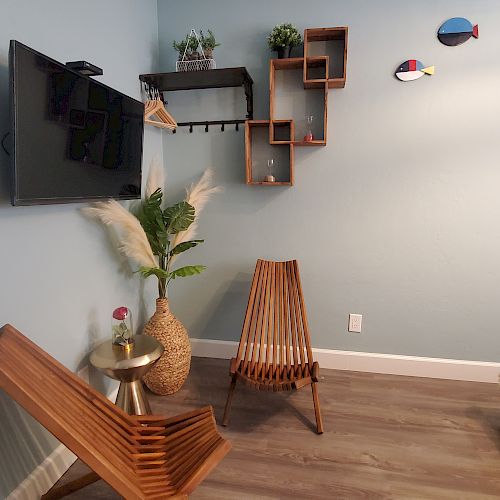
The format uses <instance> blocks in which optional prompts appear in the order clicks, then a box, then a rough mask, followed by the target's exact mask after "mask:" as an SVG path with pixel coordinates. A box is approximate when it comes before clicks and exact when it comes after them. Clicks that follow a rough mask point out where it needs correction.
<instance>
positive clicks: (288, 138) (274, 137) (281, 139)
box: [269, 120, 295, 144]
mask: <svg viewBox="0 0 500 500" xmlns="http://www.w3.org/2000/svg"><path fill="white" fill-rule="evenodd" d="M294 139H295V124H294V122H293V120H274V121H271V122H270V124H269V143H270V144H291V143H293V141H294Z"/></svg>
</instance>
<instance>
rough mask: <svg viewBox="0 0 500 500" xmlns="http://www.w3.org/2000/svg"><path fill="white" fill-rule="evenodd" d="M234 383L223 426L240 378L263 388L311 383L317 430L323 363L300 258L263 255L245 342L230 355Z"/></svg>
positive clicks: (246, 322) (252, 292)
mask: <svg viewBox="0 0 500 500" xmlns="http://www.w3.org/2000/svg"><path fill="white" fill-rule="evenodd" d="M230 375H231V385H230V386H229V394H228V396H227V402H226V408H225V411H224V418H223V422H222V425H227V423H228V420H229V409H230V407H231V400H232V398H233V393H234V389H235V387H236V381H237V380H238V379H241V380H243V381H244V382H245V383H247V384H248V385H250V386H252V387H255V388H257V389H260V390H268V391H285V390H287V391H289V390H292V389H300V388H302V387H304V386H306V385H309V384H311V387H312V396H313V402H314V412H315V415H316V426H317V432H318V434H322V433H323V422H322V419H321V411H320V406H319V397H318V388H317V383H318V377H319V365H318V363H317V362H315V361H313V356H312V349H311V340H310V337H309V328H308V326H307V316H306V308H305V304H304V298H303V296H302V287H301V284H300V276H299V268H298V265H297V261H296V260H292V261H289V262H271V261H265V260H260V259H259V260H258V261H257V265H256V267H255V273H254V275H253V281H252V288H251V290H250V297H249V299H248V305H247V311H246V315H245V320H244V323H243V332H242V334H241V339H240V344H239V347H238V353H237V355H236V358H232V359H231V365H230Z"/></svg>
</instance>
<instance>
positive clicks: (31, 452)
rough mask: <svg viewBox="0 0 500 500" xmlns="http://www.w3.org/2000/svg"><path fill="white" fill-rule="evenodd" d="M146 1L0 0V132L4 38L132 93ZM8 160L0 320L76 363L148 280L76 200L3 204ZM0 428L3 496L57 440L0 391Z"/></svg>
mask: <svg viewBox="0 0 500 500" xmlns="http://www.w3.org/2000/svg"><path fill="white" fill-rule="evenodd" d="M156 9H157V6H156V2H155V1H154V0H147V1H145V0H108V1H106V2H101V1H99V0H86V1H85V2H76V1H70V2H68V1H67V0H49V1H44V2H37V1H34V0H32V1H28V0H16V1H14V0H4V1H3V2H2V3H1V5H0V33H1V40H0V42H1V43H0V134H1V135H3V134H4V132H5V131H6V130H8V129H9V119H8V113H9V105H8V79H7V76H8V59H7V58H8V46H9V40H10V39H17V40H19V41H21V42H23V43H25V44H27V45H28V46H31V47H33V48H36V49H37V50H39V51H40V52H42V53H45V54H47V55H50V56H51V57H53V58H55V59H57V60H59V61H63V62H64V61H70V60H78V59H85V60H88V61H91V62H93V63H95V64H97V65H98V66H101V67H102V68H103V69H104V76H103V77H100V80H101V81H103V82H105V83H107V84H109V85H111V86H113V87H115V88H117V89H119V90H120V91H122V92H124V93H126V94H128V95H131V96H134V97H136V98H139V97H140V85H139V80H138V75H139V74H140V73H147V72H151V71H154V70H155V68H156V65H157V62H158V59H157V58H158V33H157V21H156V16H157V10H156ZM160 137H161V136H160V132H159V131H157V130H151V129H149V128H148V129H147V131H146V136H145V159H144V164H145V167H146V170H147V166H148V165H149V161H150V159H151V157H152V156H153V155H155V154H160V155H161V147H162V144H161V139H160ZM8 168H9V162H8V158H7V157H6V156H5V154H4V153H3V152H1V151H0V235H1V236H0V242H1V244H0V262H2V266H1V274H0V276H1V282H2V284H3V292H2V294H1V300H0V325H1V324H4V323H7V322H9V323H12V324H13V325H15V326H16V327H17V328H19V329H20V330H21V331H23V332H25V333H26V334H27V335H28V336H29V337H30V338H31V339H32V340H34V341H35V342H36V343H38V344H39V345H40V346H41V347H43V348H44V349H45V350H47V351H48V352H49V353H50V354H51V355H53V356H55V357H56V358H57V359H58V360H60V361H61V362H63V363H64V364H65V365H66V366H68V367H69V368H70V369H73V370H76V369H77V368H79V367H81V366H82V365H83V364H85V355H86V353H87V352H88V350H89V349H90V346H91V345H92V344H93V343H94V342H95V340H96V339H100V338H107V337H108V335H109V334H110V331H109V330H110V324H111V322H110V314H111V311H112V310H113V309H114V307H116V306H118V305H121V304H127V305H129V306H130V307H131V308H133V310H134V312H136V311H137V312H138V314H137V316H136V319H137V320H138V322H141V321H143V319H144V318H145V317H146V316H147V315H148V314H150V313H151V312H152V311H151V308H152V307H153V306H154V304H153V302H154V301H153V300H152V299H153V298H154V287H151V288H150V284H148V285H146V287H144V285H142V284H141V281H140V280H139V278H138V277H133V278H131V277H130V272H129V269H128V268H127V267H126V266H125V265H123V264H122V263H120V261H119V260H117V258H116V255H115V251H114V249H113V248H112V247H111V245H110V244H109V241H108V238H107V235H106V233H105V231H104V230H103V229H102V227H100V225H99V224H97V223H95V222H93V221H88V220H86V219H85V218H84V217H83V216H82V215H81V214H80V213H79V208H80V207H81V205H77V204H71V205H61V206H49V207H42V206H36V207H15V208H13V207H11V206H10V204H9V194H8V186H9V176H8V173H9V170H8ZM40 168H43V165H40ZM151 285H152V283H151ZM145 303H147V304H148V306H149V307H150V310H149V311H146V310H145V309H146V308H145ZM0 429H1V431H0V498H5V497H6V496H7V494H8V493H9V492H10V491H12V490H13V489H14V488H15V487H16V486H17V485H18V483H20V482H21V481H22V480H23V479H24V478H25V477H26V476H27V475H28V474H29V473H30V472H31V471H32V470H33V469H34V468H35V467H36V465H38V464H39V463H41V462H42V461H43V459H44V458H45V457H46V456H47V455H48V454H49V453H50V452H51V451H52V450H53V449H54V448H55V447H56V446H57V441H56V440H55V439H54V438H53V437H52V436H50V435H49V434H48V433H47V432H46V431H44V430H43V429H42V428H41V427H40V426H39V425H38V424H36V422H33V420H32V419H31V418H29V416H27V415H26V414H25V413H24V412H23V411H21V410H20V409H19V408H18V407H17V406H14V404H13V403H12V401H11V400H10V398H8V397H7V396H6V395H5V394H3V393H0Z"/></svg>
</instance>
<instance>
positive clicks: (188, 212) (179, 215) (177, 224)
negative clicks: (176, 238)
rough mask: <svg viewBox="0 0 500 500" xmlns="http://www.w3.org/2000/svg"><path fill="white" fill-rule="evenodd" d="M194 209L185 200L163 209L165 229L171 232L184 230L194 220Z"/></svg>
mask: <svg viewBox="0 0 500 500" xmlns="http://www.w3.org/2000/svg"><path fill="white" fill-rule="evenodd" d="M194 216H195V210H194V207H193V206H192V205H190V204H189V203H188V202H187V201H181V202H179V203H177V204H175V205H173V206H171V207H168V208H166V209H165V210H164V211H163V217H164V219H165V224H166V226H167V230H168V232H169V233H171V234H176V233H179V232H181V231H185V230H186V229H187V228H188V227H189V226H190V225H191V224H192V223H193V221H194Z"/></svg>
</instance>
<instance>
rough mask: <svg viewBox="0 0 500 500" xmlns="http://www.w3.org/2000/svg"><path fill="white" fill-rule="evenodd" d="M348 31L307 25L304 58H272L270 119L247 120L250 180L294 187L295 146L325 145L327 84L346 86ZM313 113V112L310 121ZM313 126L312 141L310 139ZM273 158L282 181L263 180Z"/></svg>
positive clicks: (332, 86)
mask: <svg viewBox="0 0 500 500" xmlns="http://www.w3.org/2000/svg"><path fill="white" fill-rule="evenodd" d="M347 31H348V30H347V27H339V28H312V29H306V30H305V31H304V57H291V58H287V59H271V61H270V62H269V120H249V121H247V122H246V124H245V159H246V183H247V184H251V185H261V186H292V185H293V182H294V179H293V175H294V172H293V169H294V151H295V149H294V148H295V146H297V147H302V146H303V147H315V146H326V140H327V125H328V119H327V118H328V116H327V113H328V89H330V88H343V87H344V86H345V81H346V64H347ZM309 116H313V120H312V125H311V126H310V125H309V123H308V121H307V117H309ZM309 130H310V131H311V132H312V136H313V140H309V141H308V140H306V138H307V137H309V138H310V136H311V134H310V133H309ZM270 158H273V159H274V160H275V163H276V159H278V161H277V166H278V169H276V170H275V172H276V173H275V174H274V175H275V176H276V178H277V181H278V182H266V181H265V180H264V178H265V176H266V174H267V160H268V159H270ZM285 166H288V171H287V172H285V171H284V170H283V168H284V167H285ZM278 170H279V172H278Z"/></svg>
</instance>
